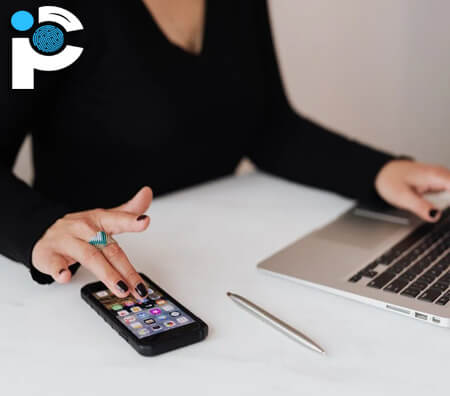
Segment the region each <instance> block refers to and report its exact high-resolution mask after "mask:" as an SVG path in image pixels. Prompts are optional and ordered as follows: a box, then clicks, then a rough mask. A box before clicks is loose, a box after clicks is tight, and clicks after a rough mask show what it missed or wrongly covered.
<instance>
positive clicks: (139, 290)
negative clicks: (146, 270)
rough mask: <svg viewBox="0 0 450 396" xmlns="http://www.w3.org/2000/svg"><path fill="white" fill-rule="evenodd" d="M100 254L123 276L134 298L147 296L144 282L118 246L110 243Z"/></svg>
mask: <svg viewBox="0 0 450 396" xmlns="http://www.w3.org/2000/svg"><path fill="white" fill-rule="evenodd" d="M102 253H103V255H104V256H105V257H106V258H107V259H108V261H109V262H110V263H111V264H112V265H113V266H114V267H115V268H116V270H118V271H119V272H120V274H121V275H122V276H123V278H124V279H125V281H126V282H127V284H128V285H129V286H130V290H131V293H133V296H134V297H135V298H137V299H142V298H144V297H146V296H147V294H148V292H147V287H146V286H145V282H144V280H143V279H142V278H141V276H140V275H139V274H138V273H137V271H136V270H135V268H134V267H133V266H132V265H131V263H130V260H128V257H127V255H126V254H125V252H124V251H123V250H122V248H121V247H120V246H119V244H117V243H111V244H110V245H108V246H106V247H105V248H103V250H102Z"/></svg>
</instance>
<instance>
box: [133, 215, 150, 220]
mask: <svg viewBox="0 0 450 396" xmlns="http://www.w3.org/2000/svg"><path fill="white" fill-rule="evenodd" d="M147 217H148V216H146V215H140V216H139V217H138V218H137V219H136V220H137V221H142V220H145V219H146V218H147Z"/></svg>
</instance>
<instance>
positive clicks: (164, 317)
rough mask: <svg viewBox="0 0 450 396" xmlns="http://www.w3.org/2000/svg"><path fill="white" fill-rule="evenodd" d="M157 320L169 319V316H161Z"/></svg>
mask: <svg viewBox="0 0 450 396" xmlns="http://www.w3.org/2000/svg"><path fill="white" fill-rule="evenodd" d="M156 319H158V320H164V319H167V315H159V316H157V317H156Z"/></svg>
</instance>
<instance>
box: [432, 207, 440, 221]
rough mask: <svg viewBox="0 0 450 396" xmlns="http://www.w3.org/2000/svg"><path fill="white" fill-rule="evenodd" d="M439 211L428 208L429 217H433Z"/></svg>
mask: <svg viewBox="0 0 450 396" xmlns="http://www.w3.org/2000/svg"><path fill="white" fill-rule="evenodd" d="M438 213H439V211H438V210H436V209H431V210H430V217H432V218H433V219H434V218H435V217H436V216H437V214H438Z"/></svg>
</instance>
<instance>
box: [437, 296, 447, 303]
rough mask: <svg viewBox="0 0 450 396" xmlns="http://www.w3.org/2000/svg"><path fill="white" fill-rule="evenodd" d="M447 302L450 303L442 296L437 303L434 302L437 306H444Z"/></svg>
mask: <svg viewBox="0 0 450 396" xmlns="http://www.w3.org/2000/svg"><path fill="white" fill-rule="evenodd" d="M449 301H450V297H447V296H442V297H441V298H440V299H439V300H437V301H436V302H435V304H438V305H445V304H447V303H448V302H449Z"/></svg>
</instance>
